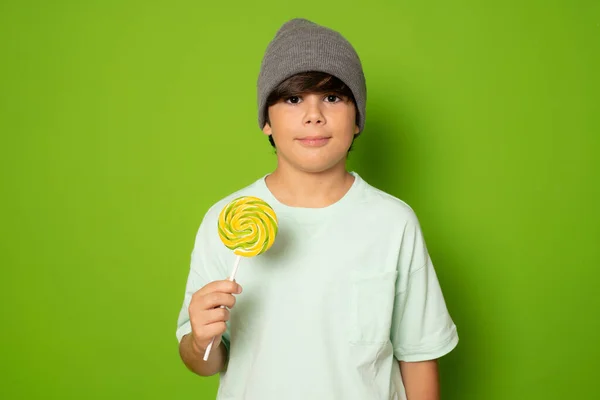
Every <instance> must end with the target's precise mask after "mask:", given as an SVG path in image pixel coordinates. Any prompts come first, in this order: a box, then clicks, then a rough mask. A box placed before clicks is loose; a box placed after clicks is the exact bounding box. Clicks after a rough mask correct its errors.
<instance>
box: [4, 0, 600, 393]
mask: <svg viewBox="0 0 600 400" xmlns="http://www.w3.org/2000/svg"><path fill="white" fill-rule="evenodd" d="M296 16H302V17H306V18H309V19H313V20H314V21H315V22H319V23H322V24H325V25H328V26H330V27H332V28H334V29H337V30H340V31H341V32H342V33H343V34H344V35H345V36H346V37H347V38H348V39H349V40H350V41H351V42H352V43H353V44H354V45H355V47H356V49H357V51H358V52H359V54H360V56H361V58H362V60H363V63H364V69H365V74H366V76H367V81H368V88H369V100H368V117H367V127H366V130H365V133H364V134H363V136H362V137H360V139H359V140H358V141H357V142H356V146H355V150H354V151H353V152H352V153H351V159H350V162H349V164H350V168H351V169H354V170H356V171H358V172H359V173H360V174H361V175H362V176H363V177H364V178H365V179H366V180H367V181H369V182H370V183H371V184H373V185H375V186H378V187H379V188H381V189H383V190H385V191H388V192H390V193H391V194H393V195H395V196H398V197H400V198H402V199H403V200H405V201H406V202H408V203H409V204H410V205H411V206H412V207H413V208H414V209H415V211H416V212H417V215H418V216H419V218H420V220H421V223H422V226H423V229H424V232H425V235H426V240H427V242H428V245H429V249H430V252H431V255H432V257H433V259H434V262H435V264H436V266H437V270H438V273H439V277H440V281H441V283H442V286H443V289H444V292H445V295H446V298H447V302H448V306H449V308H450V310H451V312H452V315H453V317H454V319H455V322H456V324H457V326H458V328H459V334H460V337H461V342H460V344H459V346H458V348H457V349H456V351H455V352H453V353H451V354H450V355H448V356H447V357H446V358H444V359H443V360H442V361H441V377H442V378H441V379H442V385H443V398H444V399H447V400H451V399H452V400H470V399H474V400H475V399H476V400H496V399H498V400H500V399H502V400H506V399H525V400H531V399H592V398H596V394H595V392H596V391H597V387H596V382H597V376H596V375H597V373H598V372H599V371H600V362H599V358H600V350H599V342H598V331H599V329H600V324H599V312H598V309H599V307H600V300H599V296H598V292H599V291H600V290H599V287H598V286H599V285H598V284H599V279H598V278H599V272H598V266H599V263H600V250H599V248H600V244H599V242H600V240H599V238H600V228H599V226H600V212H599V211H598V207H597V205H598V202H599V200H600V194H599V173H598V172H599V169H600V168H599V167H600V166H599V161H598V150H599V146H598V142H599V139H598V138H597V137H598V135H599V133H600V116H599V114H600V101H599V93H600V78H599V74H598V71H600V2H597V1H593V0H589V1H567V0H563V1H542V0H539V1H517V0H510V1H504V2H492V1H488V2H481V1H479V2H478V1H465V0H458V1H412V2H408V1H397V2H388V3H380V2H376V1H368V2H364V3H361V4H358V3H356V4H354V3H350V2H341V1H339V2H324V1H321V0H319V1H303V2H284V1H280V0H278V1H273V0H269V1H261V2H258V3H256V2H247V1H243V2H242V1H238V2H234V3H232V2H209V3H206V4H203V3H202V2H198V1H188V2H182V1H169V2H166V1H164V2H144V1H138V2H134V1H127V2H116V1H79V2H77V1H71V2H66V1H54V2H42V1H37V2H35V1H29V2H16V1H12V2H11V1H3V2H2V3H1V4H0V46H1V47H0V51H1V53H0V54H1V56H0V57H1V61H0V72H1V78H0V79H1V87H0V89H1V90H0V132H1V158H0V170H1V174H2V175H1V179H2V180H1V182H2V203H1V205H2V207H1V210H2V215H1V227H2V230H1V232H2V237H1V241H0V246H1V247H0V249H1V256H0V257H1V258H0V263H1V267H2V268H1V269H0V274H1V275H0V296H1V297H0V300H1V304H2V306H1V307H2V308H1V309H2V327H1V328H2V329H1V332H2V333H1V335H2V340H1V344H0V359H1V360H2V362H1V363H0V365H1V368H2V371H1V374H0V376H1V378H0V380H1V384H0V398H2V399H190V398H198V399H211V398H214V396H215V393H216V387H217V384H218V380H217V378H216V377H212V378H199V377H196V376H195V375H193V374H192V373H190V372H188V371H187V370H186V369H185V367H184V366H183V364H182V363H181V361H180V360H179V356H178V352H177V342H176V339H175V324H176V318H177V313H178V311H179V308H180V305H181V301H182V299H183V290H184V285H185V279H186V276H187V269H188V265H189V255H190V252H191V247H192V243H193V239H194V235H195V233H196V230H197V228H198V225H199V223H200V220H201V218H202V216H203V214H204V212H205V211H206V209H207V208H208V207H209V206H210V205H211V204H212V203H213V202H215V201H216V200H218V199H220V198H221V197H223V196H226V195H227V194H229V193H231V192H233V191H234V190H237V189H238V188H240V187H242V186H244V185H246V184H248V183H250V182H252V181H253V180H255V179H256V178H257V177H259V176H261V175H262V174H265V173H267V172H268V171H269V170H271V169H272V168H273V167H274V165H275V156H274V154H273V151H272V149H271V148H270V146H269V144H268V142H267V139H266V138H265V137H264V136H263V135H262V134H261V132H260V131H259V129H258V126H257V116H256V100H255V84H256V77H257V74H258V69H259V65H260V61H261V58H262V55H263V52H264V50H265V48H266V45H267V43H268V41H269V40H270V39H271V38H272V36H273V35H274V33H275V31H276V30H277V28H278V27H279V26H280V25H281V23H283V22H284V21H285V20H287V19H289V18H292V17H296Z"/></svg>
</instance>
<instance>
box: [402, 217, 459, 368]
mask: <svg viewBox="0 0 600 400" xmlns="http://www.w3.org/2000/svg"><path fill="white" fill-rule="evenodd" d="M398 271H399V274H398V280H397V282H396V296H395V300H394V314H393V316H392V326H391V336H390V338H391V341H392V345H393V348H394V356H395V358H396V359H398V360H400V361H407V362H413V361H426V360H433V359H437V358H439V357H441V356H443V355H445V354H447V353H449V352H450V351H451V350H452V349H453V348H454V347H456V345H457V344H458V334H457V330H456V326H455V324H454V322H453V321H452V318H451V316H450V314H449V312H448V309H447V307H446V303H445V300H444V296H443V294H442V290H441V287H440V284H439V282H438V278H437V275H436V272H435V269H434V266H433V263H432V260H431V257H430V256H429V254H428V251H427V247H426V244H425V240H424V237H423V233H422V231H421V228H420V225H419V222H418V220H417V218H416V216H414V215H412V218H410V219H409V221H408V222H407V223H406V225H405V226H404V232H403V235H402V244H401V248H400V254H399V258H398Z"/></svg>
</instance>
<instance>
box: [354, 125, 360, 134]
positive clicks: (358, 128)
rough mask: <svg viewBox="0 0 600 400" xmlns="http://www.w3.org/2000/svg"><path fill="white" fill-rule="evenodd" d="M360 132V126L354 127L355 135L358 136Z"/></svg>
mask: <svg viewBox="0 0 600 400" xmlns="http://www.w3.org/2000/svg"><path fill="white" fill-rule="evenodd" d="M358 132H360V127H359V126H358V125H354V134H355V135H356V134H358Z"/></svg>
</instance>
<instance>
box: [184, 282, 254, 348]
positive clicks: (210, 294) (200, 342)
mask: <svg viewBox="0 0 600 400" xmlns="http://www.w3.org/2000/svg"><path fill="white" fill-rule="evenodd" d="M241 292H242V287H241V286H240V285H239V284H238V283H236V282H232V281H229V280H222V281H214V282H211V283H209V284H207V285H206V286H204V287H202V288H201V289H200V290H198V291H197V292H196V293H194V294H193V295H192V300H191V301H190V305H189V307H188V313H189V315H190V324H191V326H192V347H193V348H194V351H196V352H198V353H200V354H202V355H203V354H204V351H205V350H206V348H207V347H208V344H209V343H210V341H211V340H212V338H213V337H215V342H214V344H213V349H216V348H217V347H219V344H220V343H221V336H222V335H223V333H224V332H225V330H226V329H227V326H226V325H225V321H228V320H229V309H231V308H232V307H233V306H234V305H235V297H234V296H233V294H239V293H241ZM221 306H225V307H227V308H221Z"/></svg>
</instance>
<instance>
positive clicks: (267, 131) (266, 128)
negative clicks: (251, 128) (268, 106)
mask: <svg viewBox="0 0 600 400" xmlns="http://www.w3.org/2000/svg"><path fill="white" fill-rule="evenodd" d="M262 131H263V133H264V134H265V135H267V136H269V135H271V133H273V130H272V129H271V125H270V124H269V123H268V122H267V123H265V126H264V127H263V129H262Z"/></svg>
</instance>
